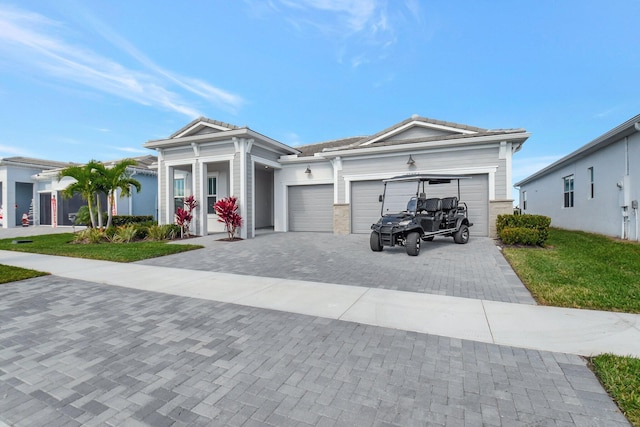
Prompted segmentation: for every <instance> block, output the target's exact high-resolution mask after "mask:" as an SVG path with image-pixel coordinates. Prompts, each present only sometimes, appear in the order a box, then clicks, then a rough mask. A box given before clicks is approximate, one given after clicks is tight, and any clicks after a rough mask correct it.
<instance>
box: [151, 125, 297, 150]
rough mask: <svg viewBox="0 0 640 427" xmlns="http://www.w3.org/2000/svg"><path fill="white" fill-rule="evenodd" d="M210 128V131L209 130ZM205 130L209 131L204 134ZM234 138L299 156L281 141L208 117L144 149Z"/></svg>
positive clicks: (226, 140)
mask: <svg viewBox="0 0 640 427" xmlns="http://www.w3.org/2000/svg"><path fill="white" fill-rule="evenodd" d="M207 128H208V129H207ZM203 130H209V131H208V132H203ZM233 138H248V139H254V140H255V143H256V144H262V145H264V146H268V147H270V149H271V150H275V151H276V152H278V153H281V154H285V155H292V154H297V153H298V152H299V151H298V150H297V149H295V148H293V147H290V146H288V145H286V144H283V143H282V142H280V141H276V140H275V139H272V138H269V137H268V136H266V135H263V134H261V133H259V132H256V131H254V130H253V129H250V128H249V127H247V126H242V127H240V126H236V125H232V124H229V123H224V122H220V121H217V120H211V119H208V118H206V117H199V118H197V119H195V120H193V121H192V122H191V123H189V124H188V125H186V126H184V127H183V128H181V129H180V130H178V131H177V132H174V133H173V135H171V136H170V137H168V138H166V139H156V140H151V141H147V142H145V143H144V144H142V146H143V147H146V148H150V149H152V150H159V149H167V148H175V147H183V146H187V145H191V146H195V145H197V144H206V143H212V142H218V141H222V142H228V141H230V140H231V139H233Z"/></svg>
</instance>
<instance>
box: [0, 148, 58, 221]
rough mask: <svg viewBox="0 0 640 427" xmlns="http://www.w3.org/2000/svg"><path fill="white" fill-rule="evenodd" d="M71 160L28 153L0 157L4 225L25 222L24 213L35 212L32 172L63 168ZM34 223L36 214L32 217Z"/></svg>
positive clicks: (1, 203) (34, 184)
mask: <svg viewBox="0 0 640 427" xmlns="http://www.w3.org/2000/svg"><path fill="white" fill-rule="evenodd" d="M70 165H71V163H64V162H56V161H50V160H41V159H31V158H27V157H7V158H0V211H1V212H2V220H0V223H1V224H2V227H3V228H11V227H17V226H21V225H22V216H23V215H24V214H25V213H26V214H27V215H29V214H30V213H31V214H32V213H33V210H34V208H35V207H34V201H35V199H36V198H37V197H36V195H37V192H36V182H35V180H34V179H33V176H34V175H36V174H38V173H41V172H44V171H48V170H53V169H57V168H64V167H67V166H70ZM30 222H31V224H33V217H32V216H31V217H30Z"/></svg>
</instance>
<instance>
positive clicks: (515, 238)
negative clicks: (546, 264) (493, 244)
mask: <svg viewBox="0 0 640 427" xmlns="http://www.w3.org/2000/svg"><path fill="white" fill-rule="evenodd" d="M498 236H499V237H500V240H502V241H503V242H504V243H505V244H506V245H516V244H519V245H529V246H535V245H537V244H538V241H539V239H540V232H539V231H538V230H536V229H535V228H524V227H506V228H503V229H502V230H501V231H500V233H499V235H498Z"/></svg>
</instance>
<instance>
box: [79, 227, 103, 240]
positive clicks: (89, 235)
mask: <svg viewBox="0 0 640 427" xmlns="http://www.w3.org/2000/svg"><path fill="white" fill-rule="evenodd" d="M105 240H108V237H107V235H106V234H105V232H104V231H102V230H100V229H99V228H87V229H86V230H82V231H81V232H79V233H76V235H75V237H74V239H73V241H74V243H100V242H103V241H105Z"/></svg>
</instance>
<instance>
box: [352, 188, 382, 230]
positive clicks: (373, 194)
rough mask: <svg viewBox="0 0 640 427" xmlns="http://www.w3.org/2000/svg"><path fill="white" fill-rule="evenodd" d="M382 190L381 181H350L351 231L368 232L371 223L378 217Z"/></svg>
mask: <svg viewBox="0 0 640 427" xmlns="http://www.w3.org/2000/svg"><path fill="white" fill-rule="evenodd" d="M383 192H384V184H383V183H382V181H354V182H352V183H351V232H352V233H370V232H371V224H373V223H375V222H377V221H378V219H379V218H380V209H381V208H382V203H381V202H379V201H378V198H379V196H380V195H381V194H382V193H383Z"/></svg>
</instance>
